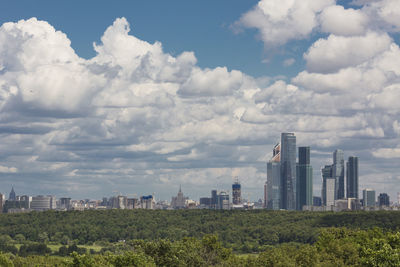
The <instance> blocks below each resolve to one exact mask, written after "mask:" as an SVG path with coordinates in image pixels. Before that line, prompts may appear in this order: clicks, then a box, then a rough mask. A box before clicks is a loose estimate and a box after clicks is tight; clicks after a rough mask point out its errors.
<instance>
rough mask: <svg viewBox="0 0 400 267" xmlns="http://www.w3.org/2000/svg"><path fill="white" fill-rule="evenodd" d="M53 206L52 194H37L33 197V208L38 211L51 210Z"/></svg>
mask: <svg viewBox="0 0 400 267" xmlns="http://www.w3.org/2000/svg"><path fill="white" fill-rule="evenodd" d="M51 207H52V197H51V196H42V195H39V196H36V197H32V202H31V209H33V210H36V211H43V210H49V209H51Z"/></svg>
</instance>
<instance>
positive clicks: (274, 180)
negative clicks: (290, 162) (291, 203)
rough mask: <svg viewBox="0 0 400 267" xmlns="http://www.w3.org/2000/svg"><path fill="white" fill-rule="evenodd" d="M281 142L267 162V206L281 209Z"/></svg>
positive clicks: (272, 208)
mask: <svg viewBox="0 0 400 267" xmlns="http://www.w3.org/2000/svg"><path fill="white" fill-rule="evenodd" d="M280 158H281V144H280V143H278V144H276V145H275V147H274V149H273V151H272V158H271V160H270V161H269V162H268V163H267V186H266V187H267V190H266V194H265V195H266V208H267V209H271V210H279V209H280V208H281V163H280Z"/></svg>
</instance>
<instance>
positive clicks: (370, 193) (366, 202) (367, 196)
mask: <svg viewBox="0 0 400 267" xmlns="http://www.w3.org/2000/svg"><path fill="white" fill-rule="evenodd" d="M363 206H364V207H374V206H375V190H372V189H364V190H363Z"/></svg>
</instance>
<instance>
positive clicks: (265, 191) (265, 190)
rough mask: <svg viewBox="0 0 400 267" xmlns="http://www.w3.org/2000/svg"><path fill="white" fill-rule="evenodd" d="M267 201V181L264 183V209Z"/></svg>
mask: <svg viewBox="0 0 400 267" xmlns="http://www.w3.org/2000/svg"><path fill="white" fill-rule="evenodd" d="M267 203H268V187H267V182H265V184H264V209H266V208H267Z"/></svg>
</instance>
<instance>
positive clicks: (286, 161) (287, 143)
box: [280, 133, 297, 210]
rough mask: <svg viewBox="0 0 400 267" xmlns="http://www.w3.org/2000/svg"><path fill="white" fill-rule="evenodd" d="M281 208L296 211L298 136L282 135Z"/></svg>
mask: <svg viewBox="0 0 400 267" xmlns="http://www.w3.org/2000/svg"><path fill="white" fill-rule="evenodd" d="M280 160H281V208H282V209H287V210H295V209H296V190H297V188H296V186H297V183H296V136H295V135H294V133H282V134H281V156H280Z"/></svg>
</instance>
